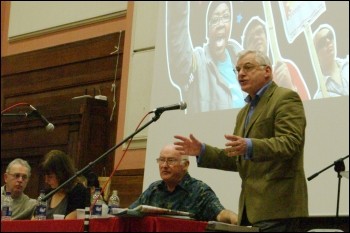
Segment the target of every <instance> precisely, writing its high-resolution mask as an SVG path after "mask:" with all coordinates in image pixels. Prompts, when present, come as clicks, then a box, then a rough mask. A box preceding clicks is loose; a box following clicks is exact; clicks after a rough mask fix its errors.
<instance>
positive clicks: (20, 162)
mask: <svg viewBox="0 0 350 233" xmlns="http://www.w3.org/2000/svg"><path fill="white" fill-rule="evenodd" d="M16 164H19V165H22V166H24V167H26V168H27V169H28V176H30V175H31V170H32V168H31V167H30V165H29V163H28V162H27V161H25V160H23V159H14V160H12V162H11V163H9V165H7V168H6V173H9V172H10V170H11V168H12V166H13V165H16Z"/></svg>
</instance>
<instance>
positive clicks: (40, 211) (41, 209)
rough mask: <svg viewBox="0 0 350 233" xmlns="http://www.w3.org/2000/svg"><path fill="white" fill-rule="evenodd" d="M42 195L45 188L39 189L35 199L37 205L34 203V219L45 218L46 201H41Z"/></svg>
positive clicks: (43, 195)
mask: <svg viewBox="0 0 350 233" xmlns="http://www.w3.org/2000/svg"><path fill="white" fill-rule="evenodd" d="M44 197H45V190H41V191H40V195H39V197H38V199H37V205H36V209H35V219H36V220H45V219H46V209H47V202H46V201H43V198H44Z"/></svg>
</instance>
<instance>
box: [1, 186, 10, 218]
mask: <svg viewBox="0 0 350 233" xmlns="http://www.w3.org/2000/svg"><path fill="white" fill-rule="evenodd" d="M11 219H12V197H11V192H6V196H5V197H4V200H3V202H2V206H1V220H11Z"/></svg>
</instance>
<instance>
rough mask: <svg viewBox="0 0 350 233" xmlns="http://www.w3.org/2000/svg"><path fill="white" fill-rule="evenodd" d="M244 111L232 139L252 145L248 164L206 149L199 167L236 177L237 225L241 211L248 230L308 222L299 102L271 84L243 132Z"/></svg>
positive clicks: (303, 126)
mask: <svg viewBox="0 0 350 233" xmlns="http://www.w3.org/2000/svg"><path fill="white" fill-rule="evenodd" d="M248 109H249V105H246V106H245V107H244V108H242V109H241V111H240V112H239V113H238V116H237V120H236V126H235V130H234V135H238V136H242V137H246V138H251V139H252V143H253V158H252V160H244V159H243V156H235V157H227V156H226V153H225V151H224V150H222V149H219V148H216V147H212V146H210V145H206V151H205V153H204V154H203V155H202V156H201V160H200V163H199V164H198V166H200V167H208V168H216V169H221V170H228V171H238V172H239V175H240V177H241V179H242V186H241V188H242V190H241V194H240V199H239V219H238V221H239V224H240V222H241V220H242V212H243V207H244V206H245V207H246V211H247V216H248V220H249V221H250V222H251V223H252V224H254V223H257V222H259V221H264V220H272V219H282V218H295V217H304V216H308V194H307V186H306V179H305V173H304V161H303V160H304V159H303V153H304V142H305V127H306V118H305V113H304V108H303V103H302V101H301V99H300V97H299V96H298V94H297V93H296V92H294V91H291V90H289V89H286V88H282V87H278V86H277V85H276V84H275V83H274V82H272V83H271V85H270V86H269V87H268V89H267V90H266V92H265V93H264V94H263V96H262V97H261V99H260V101H259V103H258V104H257V106H256V108H255V111H254V113H253V115H252V116H251V119H250V122H249V123H248V125H247V128H246V129H244V122H245V118H246V116H247V114H248Z"/></svg>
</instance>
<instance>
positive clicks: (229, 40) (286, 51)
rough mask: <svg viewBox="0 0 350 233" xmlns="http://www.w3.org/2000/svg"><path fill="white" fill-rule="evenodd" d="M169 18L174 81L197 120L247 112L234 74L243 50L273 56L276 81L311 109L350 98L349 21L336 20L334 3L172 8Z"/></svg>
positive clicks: (212, 4)
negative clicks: (200, 115)
mask: <svg viewBox="0 0 350 233" xmlns="http://www.w3.org/2000/svg"><path fill="white" fill-rule="evenodd" d="M345 4H346V3H345ZM347 4H348V3H347ZM165 11H166V12H165V32H164V33H165V49H166V51H165V53H166V63H167V68H168V78H169V81H170V83H171V85H172V86H173V87H174V88H176V89H177V90H178V93H179V98H180V100H181V101H185V102H187V104H188V112H189V113H196V112H207V111H214V110H224V109H234V108H241V107H243V106H244V105H245V102H244V98H245V97H246V95H247V94H246V93H245V92H242V91H241V88H240V85H239V82H238V79H237V74H236V73H235V69H234V68H235V65H236V60H237V55H238V53H239V52H240V51H242V50H243V49H250V50H251V49H253V50H260V51H262V52H264V53H266V54H267V55H268V56H269V57H270V59H271V61H272V62H273V67H272V68H273V70H274V81H275V82H276V83H277V84H278V85H279V86H283V87H286V88H290V89H292V90H294V91H296V92H298V93H299V95H300V97H301V98H302V100H304V101H307V100H312V99H316V98H327V97H336V96H343V95H349V66H348V64H349V62H348V61H349V59H348V44H349V41H348V31H349V29H348V20H345V19H344V21H341V22H340V21H339V20H335V19H334V14H338V13H337V12H336V8H335V7H334V8H333V7H332V5H331V3H330V2H324V1H319V2H288V1H281V2H269V1H261V2H244V1H239V2H237V1H232V2H228V1H218V2H203V1H200V2H167V3H166V7H165ZM344 23H345V24H347V26H344V25H341V24H344ZM330 25H333V27H332V26H330ZM340 28H343V30H340ZM345 28H346V30H347V31H344V29H345ZM327 30H328V31H327ZM336 33H342V35H344V37H345V38H344V37H341V38H342V40H341V42H339V43H338V45H337V41H336ZM337 48H338V49H339V50H338V51H337ZM339 51H341V54H339ZM337 54H338V55H337Z"/></svg>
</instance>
